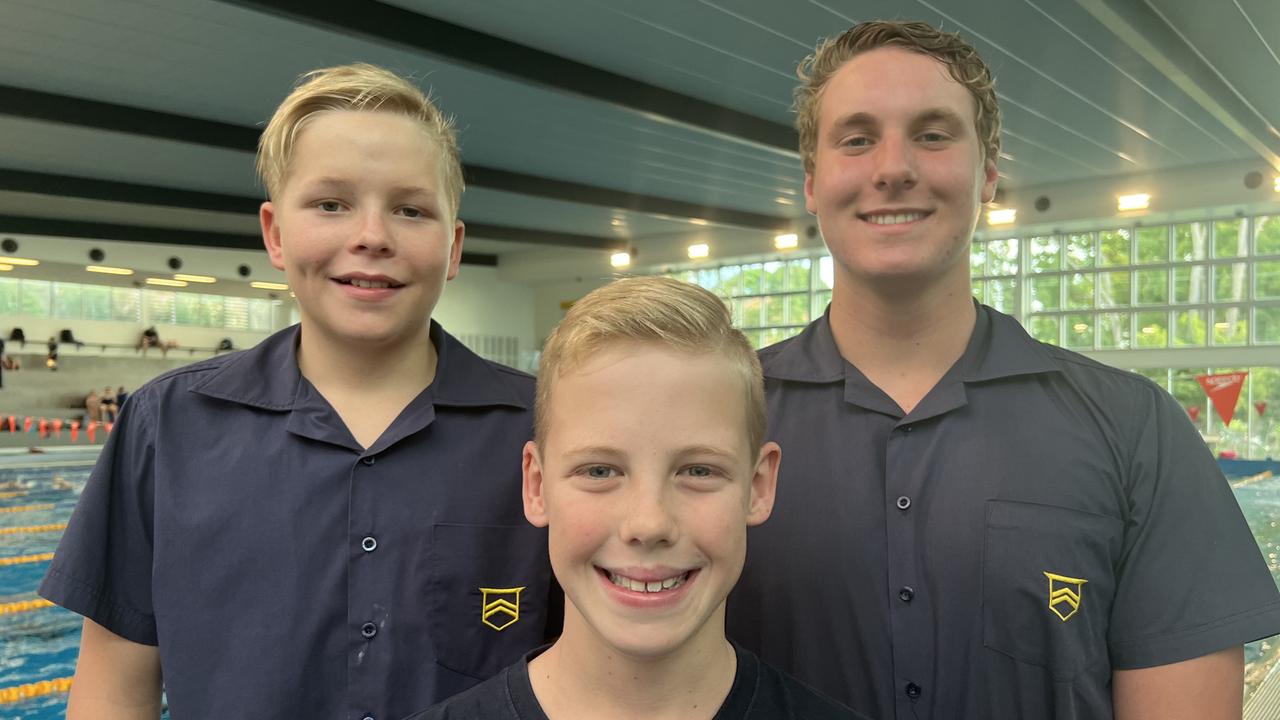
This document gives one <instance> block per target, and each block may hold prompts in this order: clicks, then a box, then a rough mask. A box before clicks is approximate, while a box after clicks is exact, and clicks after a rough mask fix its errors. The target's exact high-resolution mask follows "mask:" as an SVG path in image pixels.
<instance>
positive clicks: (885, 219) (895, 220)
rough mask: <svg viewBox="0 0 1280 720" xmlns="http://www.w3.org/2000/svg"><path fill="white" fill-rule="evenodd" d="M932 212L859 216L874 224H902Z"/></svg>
mask: <svg viewBox="0 0 1280 720" xmlns="http://www.w3.org/2000/svg"><path fill="white" fill-rule="evenodd" d="M931 214H932V213H927V212H903V213H876V214H874V215H859V216H858V217H860V218H862V219H863V220H866V221H867V222H869V223H871V224H872V225H901V224H903V223H911V222H916V221H918V220H923V219H925V218H927V217H929V215H931Z"/></svg>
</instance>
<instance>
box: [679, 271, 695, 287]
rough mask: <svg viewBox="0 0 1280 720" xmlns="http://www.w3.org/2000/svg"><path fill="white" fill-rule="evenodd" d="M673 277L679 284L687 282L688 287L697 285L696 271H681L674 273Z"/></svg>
mask: <svg viewBox="0 0 1280 720" xmlns="http://www.w3.org/2000/svg"><path fill="white" fill-rule="evenodd" d="M673 277H675V279H677V280H679V281H680V282H687V283H689V284H690V285H697V284H698V271H697V270H682V271H680V272H678V273H676V274H675V275H674V276H673Z"/></svg>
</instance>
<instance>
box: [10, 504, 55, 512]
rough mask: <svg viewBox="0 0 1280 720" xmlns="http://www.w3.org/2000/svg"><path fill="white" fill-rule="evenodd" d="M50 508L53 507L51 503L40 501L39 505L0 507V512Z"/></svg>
mask: <svg viewBox="0 0 1280 720" xmlns="http://www.w3.org/2000/svg"><path fill="white" fill-rule="evenodd" d="M52 509H53V503H47V504H44V503H42V504H40V505H14V506H13V507H7V508H0V514H3V513H20V512H31V511H33V510H52Z"/></svg>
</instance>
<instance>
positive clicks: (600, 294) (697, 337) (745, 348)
mask: <svg viewBox="0 0 1280 720" xmlns="http://www.w3.org/2000/svg"><path fill="white" fill-rule="evenodd" d="M626 341H639V342H655V343H661V344H662V345H665V346H667V347H669V348H672V349H674V350H678V351H681V352H687V353H691V354H703V353H718V354H720V355H722V356H723V357H724V358H725V360H726V362H727V364H728V365H729V366H731V368H732V370H730V371H731V372H735V373H737V374H738V376H739V377H741V379H742V383H743V393H744V400H745V406H746V408H747V417H745V418H743V421H744V424H745V429H746V431H747V439H748V442H749V443H750V445H749V447H750V448H751V450H752V452H755V451H756V450H758V449H759V448H760V444H761V443H762V442H763V441H764V432H765V414H764V380H763V376H762V374H761V371H760V360H759V359H758V358H757V357H756V353H755V351H754V350H752V349H751V343H749V342H747V338H746V336H744V335H743V334H742V332H741V331H739V330H737V329H736V328H734V327H733V323H732V320H731V318H730V316H729V310H728V308H726V307H725V304H724V301H722V300H721V299H720V298H718V297H716V296H715V295H712V294H711V293H710V292H708V291H706V290H704V289H702V288H700V287H698V286H697V285H690V284H689V283H684V282H680V281H679V280H673V279H670V278H662V277H636V278H626V279H622V280H615V281H614V282H612V283H610V284H608V285H605V286H604V287H602V288H598V289H596V290H593V291H591V292H590V293H588V294H587V296H586V297H584V298H582V299H581V300H579V301H578V302H576V303H574V305H573V307H572V308H570V309H569V312H568V313H567V314H566V315H565V317H564V320H563V321H561V323H560V325H559V326H558V327H556V329H555V330H554V331H553V332H552V333H551V337H549V338H547V343H546V345H545V346H544V347H543V350H542V360H541V361H540V362H539V364H538V395H537V401H536V407H535V413H534V437H535V439H536V441H537V442H538V444H539V446H541V444H542V443H543V441H544V440H545V438H546V434H547V429H548V428H547V422H548V416H547V414H548V408H549V406H550V402H551V388H552V384H553V383H554V381H555V380H556V379H558V378H560V377H562V376H563V375H564V374H565V373H568V372H571V371H572V370H573V369H574V368H576V367H579V366H580V365H582V364H583V363H584V362H585V361H586V360H588V359H589V358H591V357H592V356H593V355H595V354H596V353H598V352H600V350H602V349H604V348H607V347H608V346H609V345H612V344H616V343H619V342H626Z"/></svg>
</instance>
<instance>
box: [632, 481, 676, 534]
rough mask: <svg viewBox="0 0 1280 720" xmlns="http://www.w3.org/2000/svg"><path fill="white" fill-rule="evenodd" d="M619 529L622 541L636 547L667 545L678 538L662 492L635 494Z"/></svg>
mask: <svg viewBox="0 0 1280 720" xmlns="http://www.w3.org/2000/svg"><path fill="white" fill-rule="evenodd" d="M629 505H630V507H629V508H628V509H627V510H626V511H625V512H626V513H627V514H626V517H625V519H624V521H623V523H622V527H621V528H620V529H621V531H622V540H623V541H625V542H626V543H627V544H636V545H669V544H672V543H674V542H675V541H676V539H677V537H678V536H679V526H678V524H677V523H676V520H675V516H674V515H672V513H671V510H670V508H669V507H668V505H667V498H666V493H665V492H664V491H663V490H657V491H647V492H637V493H635V494H634V495H633V497H632V498H631V502H630V503H629Z"/></svg>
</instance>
